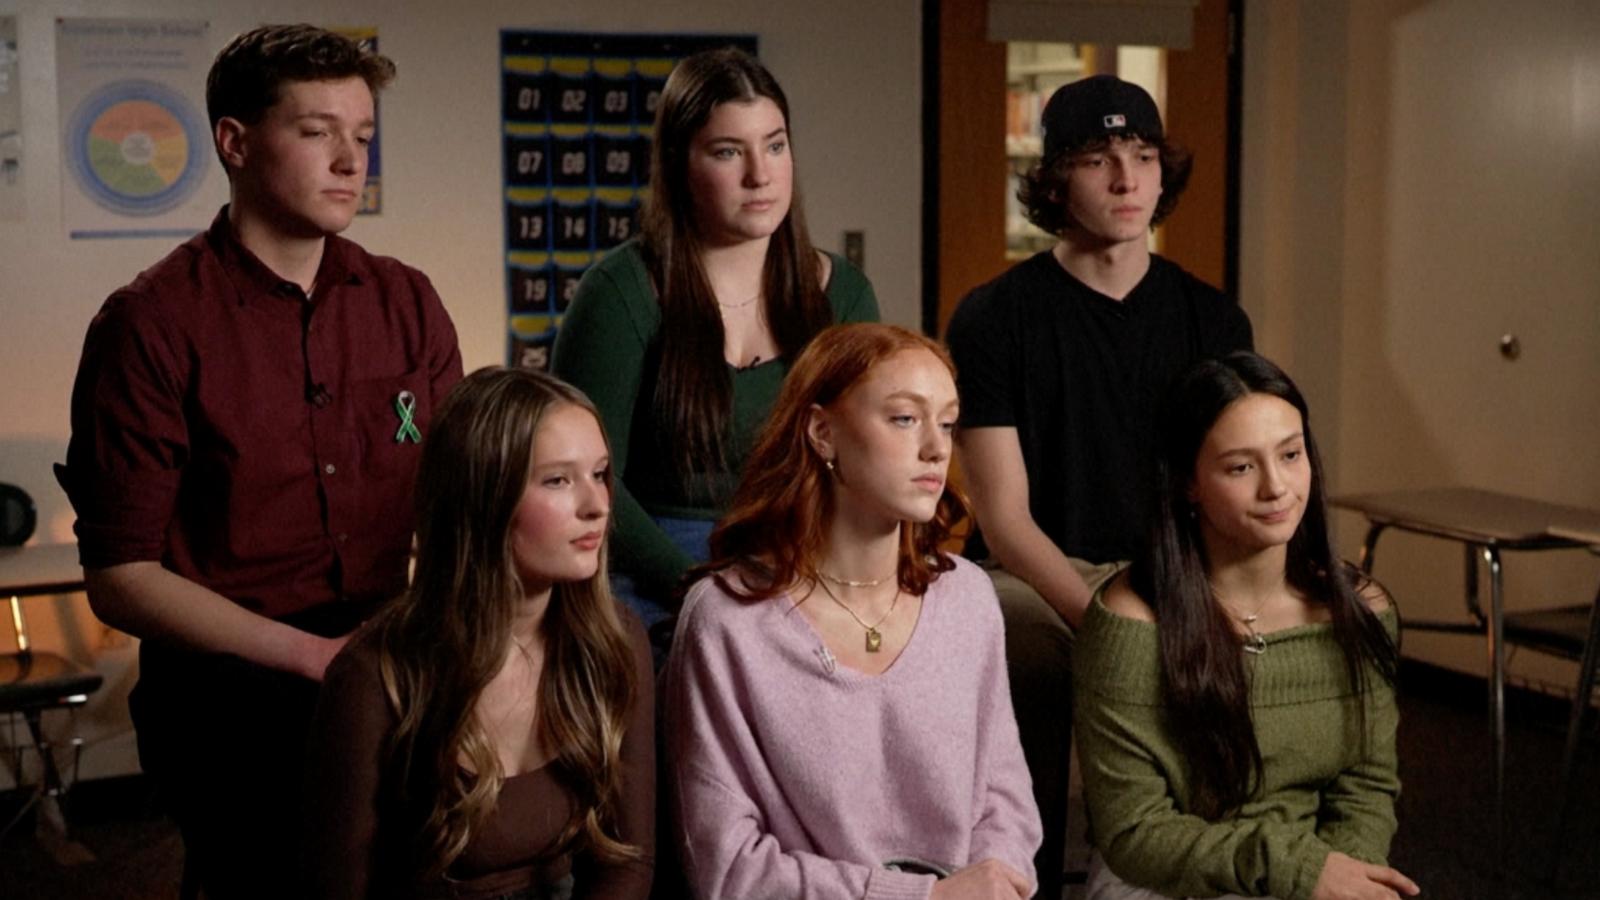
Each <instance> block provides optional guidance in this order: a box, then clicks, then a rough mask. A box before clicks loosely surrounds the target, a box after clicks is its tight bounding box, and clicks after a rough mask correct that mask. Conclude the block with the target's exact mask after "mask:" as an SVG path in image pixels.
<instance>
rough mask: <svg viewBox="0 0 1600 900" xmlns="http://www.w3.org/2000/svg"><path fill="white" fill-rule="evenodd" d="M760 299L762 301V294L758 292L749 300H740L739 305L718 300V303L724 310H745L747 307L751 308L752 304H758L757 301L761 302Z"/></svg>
mask: <svg viewBox="0 0 1600 900" xmlns="http://www.w3.org/2000/svg"><path fill="white" fill-rule="evenodd" d="M760 299H761V292H760V291H756V293H755V295H754V296H752V297H751V298H750V299H749V300H740V301H739V302H738V303H723V302H722V301H721V300H718V301H717V305H718V306H720V307H722V308H723V309H744V308H745V307H746V306H749V305H750V304H752V303H754V302H756V301H757V300H760Z"/></svg>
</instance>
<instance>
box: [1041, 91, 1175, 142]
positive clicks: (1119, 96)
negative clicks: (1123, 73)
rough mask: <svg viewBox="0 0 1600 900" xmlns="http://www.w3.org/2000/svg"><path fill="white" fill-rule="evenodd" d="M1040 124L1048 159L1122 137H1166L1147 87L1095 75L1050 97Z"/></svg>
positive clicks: (1154, 102) (1159, 113) (1159, 114)
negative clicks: (1099, 140)
mask: <svg viewBox="0 0 1600 900" xmlns="http://www.w3.org/2000/svg"><path fill="white" fill-rule="evenodd" d="M1039 124H1040V126H1041V130H1043V132H1044V158H1045V159H1053V158H1055V157H1056V156H1057V155H1058V154H1060V153H1063V152H1065V151H1068V150H1071V149H1073V148H1075V147H1081V146H1083V145H1084V144H1087V143H1089V142H1090V141H1093V140H1098V139H1100V138H1106V137H1113V136H1116V135H1119V134H1139V135H1143V136H1144V137H1147V138H1151V139H1154V140H1160V139H1161V137H1162V131H1161V112H1160V111H1159V110H1157V109H1156V101H1155V100H1153V99H1151V97H1150V94H1149V93H1148V92H1147V91H1145V89H1144V88H1142V87H1139V86H1138V85H1137V84H1132V83H1130V82H1127V81H1123V80H1122V79H1120V78H1118V77H1116V76H1115V75H1091V76H1089V77H1088V78H1084V79H1081V80H1079V81H1074V82H1072V83H1071V84H1064V85H1062V86H1061V87H1060V88H1059V89H1057V90H1056V92H1055V93H1054V94H1052V95H1050V102H1049V103H1046V104H1045V107H1044V115H1042V116H1040V123H1039Z"/></svg>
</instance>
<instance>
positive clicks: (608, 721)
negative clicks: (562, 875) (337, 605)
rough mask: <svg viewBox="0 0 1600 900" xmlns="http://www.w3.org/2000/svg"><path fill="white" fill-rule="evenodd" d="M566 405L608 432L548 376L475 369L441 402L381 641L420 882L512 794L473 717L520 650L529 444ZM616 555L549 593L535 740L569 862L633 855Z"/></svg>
mask: <svg viewBox="0 0 1600 900" xmlns="http://www.w3.org/2000/svg"><path fill="white" fill-rule="evenodd" d="M566 405H574V406H579V407H582V408H584V409H586V410H588V411H589V412H590V413H591V414H594V415H595V422H596V424H597V425H598V424H599V422H600V417H599V415H598V414H595V410H594V406H593V405H592V404H591V403H590V402H589V400H588V398H587V397H585V396H584V395H583V394H582V393H581V392H580V391H578V390H577V389H576V388H574V387H571V386H570V385H568V384H566V383H565V382H563V381H560V380H558V379H556V378H554V377H553V376H550V375H547V374H545V373H543V372H536V371H532V370H529V369H511V368H499V367H490V368H485V369H479V370H478V371H476V372H474V373H472V374H471V375H468V376H467V377H466V378H465V379H463V380H462V381H461V382H460V383H459V384H457V385H456V387H455V388H454V389H453V390H452V391H451V392H450V394H449V396H448V397H446V398H445V401H444V403H443V405H442V406H441V407H440V411H439V414H438V416H437V417H436V419H435V421H434V425H433V428H432V429H430V431H429V433H428V438H427V441H426V442H425V443H424V445H423V448H422V461H421V464H420V467H419V470H418V474H417V489H416V510H417V564H416V577H415V578H414V580H413V582H412V585H411V588H410V589H409V590H408V591H407V592H406V593H405V594H404V595H403V596H402V597H401V598H400V599H399V600H397V601H396V602H395V603H394V604H393V605H391V606H390V607H388V608H387V609H386V610H385V611H384V612H383V613H382V614H381V615H380V617H379V618H378V619H377V620H376V622H375V623H374V626H373V628H374V631H373V640H375V641H376V647H377V650H378V661H379V672H380V674H381V676H382V679H383V686H384V691H385V693H386V695H387V699H388V703H389V707H390V710H391V712H392V713H393V714H394V716H395V719H396V721H397V722H398V725H397V726H396V728H395V730H394V733H393V734H392V735H391V736H390V738H389V740H388V742H387V745H386V747H385V754H384V762H383V765H384V769H385V771H384V778H385V780H386V781H387V782H388V783H390V784H393V785H395V786H396V787H397V789H398V791H399V795H400V798H399V802H398V807H399V811H400V814H401V815H402V817H403V818H404V820H405V822H404V825H405V827H404V829H402V830H403V832H404V835H405V840H406V842H407V845H406V846H405V847H404V849H405V851H407V852H406V855H405V857H404V858H405V859H406V860H407V861H408V862H410V863H411V864H412V865H413V866H414V867H415V869H416V871H415V873H414V874H416V875H417V876H419V877H421V878H423V879H430V878H435V877H439V876H441V875H443V874H444V873H445V872H446V871H447V870H448V869H449V867H450V865H451V863H453V862H454V861H455V860H456V858H457V857H459V856H460V855H461V853H462V851H463V850H464V849H465V848H466V846H467V844H468V842H469V841H470V840H471V838H472V835H473V834H474V833H476V832H477V831H478V829H480V828H481V827H482V826H483V824H484V822H485V821H486V820H487V818H488V817H489V815H490V814H491V813H492V812H493V811H494V807H495V802H496V800H497V798H498V796H499V793H500V787H501V784H502V783H503V781H504V774H503V770H502V769H501V766H500V761H499V758H498V756H497V755H496V753H495V751H494V748H493V746H491V744H490V741H489V737H488V734H487V732H486V731H485V729H484V726H483V723H482V722H480V721H479V720H478V718H477V715H476V713H475V710H476V708H477V702H478V698H479V697H480V696H481V695H482V693H483V690H484V688H485V686H487V685H488V684H489V681H490V680H491V679H492V678H493V677H494V675H495V674H496V673H497V672H498V671H499V670H500V668H501V666H502V665H503V663H504V662H505V659H506V654H507V653H508V652H509V651H510V647H511V621H512V614H513V610H514V608H515V605H516V603H517V602H518V601H519V600H520V599H521V598H522V596H523V587H522V582H521V579H520V578H519V577H518V575H517V571H516V565H515V559H514V555H513V552H512V549H511V547H512V542H511V534H510V531H511V520H512V516H513V514H514V512H515V510H516V507H517V503H518V501H519V500H520V498H521V497H522V494H523V491H524V489H525V488H526V486H527V483H528V476H529V468H530V465H531V463H532V455H533V440H534V435H535V432H536V431H537V430H538V427H539V423H540V422H541V421H542V420H543V417H544V416H545V414H547V413H549V412H550V411H552V410H554V409H557V408H560V407H562V406H566ZM601 433H602V435H603V434H604V427H603V426H601ZM608 487H609V482H608ZM605 556H606V551H605V548H604V547H603V546H602V548H601V550H600V566H599V569H598V570H597V571H596V572H595V574H594V575H593V576H591V577H590V578H588V579H585V580H583V581H577V582H565V583H557V584H556V585H555V586H554V588H553V590H552V593H551V598H550V606H549V611H548V612H547V613H546V615H545V622H544V629H545V634H546V656H545V662H544V670H543V674H542V676H541V677H540V679H539V694H538V699H537V710H536V716H537V726H536V728H537V732H538V739H539V740H540V742H541V743H544V744H546V745H547V746H549V747H551V748H553V749H554V752H555V758H554V759H553V760H552V761H551V763H550V765H551V766H552V771H553V772H554V773H555V774H556V776H557V777H558V778H559V779H560V780H561V781H562V783H563V784H564V785H565V786H566V787H567V788H568V789H569V790H571V791H572V792H573V795H574V797H575V798H576V812H575V813H574V815H573V818H572V819H571V820H570V821H569V822H568V823H567V826H566V828H565V830H564V831H563V832H562V833H561V835H560V837H559V839H558V841H557V846H558V848H559V849H560V850H562V851H565V850H570V849H587V850H588V851H589V852H592V853H594V854H596V855H597V856H599V857H600V858H602V859H622V858H631V857H633V856H635V855H637V853H638V849H637V848H634V847H632V846H630V845H627V844H625V843H623V842H622V841H621V840H619V839H618V838H617V837H616V836H615V835H616V816H617V811H618V809H619V807H620V804H621V791H622V771H621V769H622V767H621V762H620V757H621V748H622V737H623V731H624V729H625V723H626V717H627V711H628V709H629V707H630V706H631V705H632V703H633V701H634V699H635V696H634V695H635V692H636V690H637V689H638V688H637V685H635V683H634V681H635V678H634V669H633V655H632V652H631V650H630V648H629V643H628V637H627V634H626V632H625V631H624V630H623V626H622V620H621V619H620V618H619V615H618V612H617V602H616V600H615V599H614V598H613V597H612V596H611V591H610V588H609V587H608V582H607V577H606V565H605ZM646 701H647V702H648V698H646ZM647 739H648V738H647ZM463 760H464V761H465V764H463Z"/></svg>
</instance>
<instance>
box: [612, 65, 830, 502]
mask: <svg viewBox="0 0 1600 900" xmlns="http://www.w3.org/2000/svg"><path fill="white" fill-rule="evenodd" d="M761 97H765V98H767V99H769V100H771V101H772V102H773V103H775V104H777V106H778V109H779V110H780V111H781V112H782V113H783V122H784V126H785V127H786V128H787V127H789V101H788V100H787V99H786V98H785V97H784V95H783V89H782V88H780V87H779V86H778V81H777V79H775V78H773V77H772V73H771V72H768V71H767V70H766V68H765V67H763V66H762V65H761V64H760V63H759V62H757V61H756V60H755V58H754V57H752V56H750V55H749V54H748V53H745V52H744V51H742V50H739V49H736V48H733V47H728V48H724V49H721V50H707V51H704V52H701V53H696V54H694V55H693V56H690V57H687V58H686V59H684V60H683V61H682V62H680V63H678V65H677V67H676V68H674V69H673V70H672V74H671V75H670V76H669V77H668V78H667V83H666V86H665V87H664V88H663V89H662V91H661V99H660V102H659V103H658V105H657V106H656V122H655V133H654V137H653V140H652V144H651V150H650V171H651V178H650V191H649V194H648V195H647V196H646V197H645V200H644V204H643V208H642V209H641V211H640V233H641V242H640V249H641V250H642V252H643V255H644V260H645V265H646V267H647V268H648V269H649V271H650V277H651V278H652V280H653V281H654V282H655V288H656V292H657V294H658V296H659V298H660V302H661V320H662V321H661V334H660V338H659V342H658V344H657V348H658V350H659V353H660V357H661V359H660V375H659V377H658V379H657V381H656V392H655V397H654V398H653V408H654V411H655V417H656V422H657V433H658V434H659V435H660V440H662V441H663V442H664V446H663V447H662V450H663V451H664V452H665V453H667V454H668V455H669V458H671V459H672V460H673V462H674V464H675V465H676V468H677V470H678V472H680V473H682V474H689V473H692V472H699V471H718V470H721V469H723V468H725V467H726V464H727V458H728V451H727V447H725V446H724V436H725V434H726V432H727V427H728V419H729V417H730V416H731V415H732V411H733V378H732V376H731V375H730V374H729V372H728V366H727V363H726V360H725V357H724V354H723V343H724V338H725V334H724V332H723V328H722V315H721V314H720V313H719V312H718V310H717V299H716V295H715V294H714V293H712V290H711V282H710V281H709V280H708V279H707V277H706V272H705V266H704V265H703V264H702V262H701V253H702V251H703V249H704V246H703V244H702V241H701V235H700V233H699V227H698V225H697V224H696V222H695V204H694V196H693V194H692V193H691V190H690V187H689V148H690V145H691V143H692V142H693V140H694V137H695V135H696V134H698V133H699V131H700V129H701V128H703V127H705V124H706V121H707V120H708V119H710V118H711V113H712V110H714V109H715V108H716V107H717V106H719V105H720V104H723V103H748V102H752V101H754V100H756V99H758V98H761ZM793 147H794V144H793V135H792V132H791V141H790V153H793V152H794V151H793ZM761 289H762V294H763V295H764V296H765V297H766V303H765V310H766V316H767V323H768V327H770V328H771V329H772V337H773V340H774V341H775V342H776V343H777V345H778V353H779V355H780V356H781V357H782V358H784V359H792V358H793V357H794V355H795V354H797V353H799V352H800V350H801V348H803V347H805V345H806V343H807V342H809V341H810V340H811V338H812V337H814V336H815V335H816V334H817V332H819V331H821V330H822V329H824V328H826V327H828V325H830V324H832V322H833V310H832V308H831V307H830V306H829V305H828V298H827V296H826V295H825V294H824V293H823V286H822V283H821V278H820V273H819V272H818V270H817V253H816V250H814V249H813V248H812V246H811V237H810V234H809V232H808V231H807V230H806V221H805V212H804V210H803V208H802V204H801V202H800V186H799V181H798V179H796V181H795V183H794V185H793V189H792V192H791V194H790V200H789V214H788V215H787V216H785V217H784V219H783V222H782V223H781V224H780V225H779V226H778V230H777V231H776V232H774V233H773V235H772V239H771V241H770V243H769V244H768V245H767V259H766V264H765V267H764V272H763V274H762V284H761Z"/></svg>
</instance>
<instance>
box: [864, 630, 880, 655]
mask: <svg viewBox="0 0 1600 900" xmlns="http://www.w3.org/2000/svg"><path fill="white" fill-rule="evenodd" d="M882 647H883V635H881V634H879V633H878V629H876V628H868V629H867V652H868V653H877V652H878V650H879V649H880V648H882Z"/></svg>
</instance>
